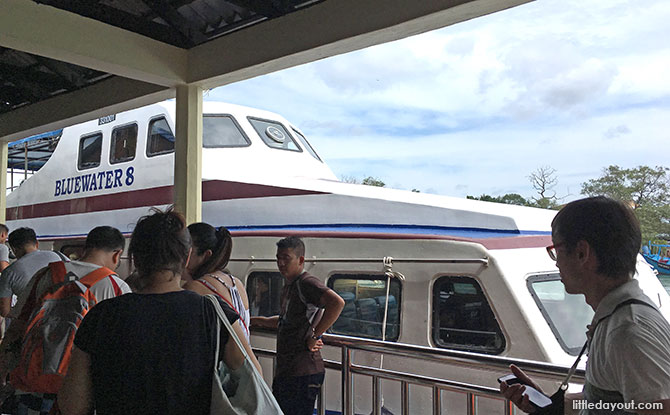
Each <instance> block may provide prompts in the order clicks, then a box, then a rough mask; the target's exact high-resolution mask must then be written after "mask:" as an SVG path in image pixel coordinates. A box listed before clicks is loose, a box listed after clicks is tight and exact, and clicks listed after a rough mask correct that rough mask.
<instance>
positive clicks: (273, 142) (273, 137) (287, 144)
mask: <svg viewBox="0 0 670 415" xmlns="http://www.w3.org/2000/svg"><path fill="white" fill-rule="evenodd" d="M249 122H250V123H251V125H252V126H253V127H254V129H255V130H256V132H257V133H258V135H260V136H261V139H262V140H263V142H264V143H265V144H267V145H268V147H272V148H278V149H281V150H290V151H302V150H301V149H300V147H299V146H298V144H297V143H296V142H295V140H294V139H293V137H291V134H289V132H288V131H287V130H286V128H284V126H283V125H281V124H280V123H278V122H276V121H270V120H261V119H259V118H251V117H249Z"/></svg>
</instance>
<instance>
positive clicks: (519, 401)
mask: <svg viewBox="0 0 670 415" xmlns="http://www.w3.org/2000/svg"><path fill="white" fill-rule="evenodd" d="M509 368H510V370H511V371H512V374H514V376H516V377H517V378H518V379H519V380H520V381H521V383H515V384H513V385H508V384H507V383H505V382H502V383H500V393H501V394H502V395H503V396H504V397H505V398H507V399H509V400H510V401H512V403H514V405H516V406H517V407H518V408H519V409H521V410H522V411H524V412H527V413H529V414H532V413H533V412H535V407H534V406H533V405H532V404H531V403H530V400H529V399H528V395H524V394H523V393H524V392H525V391H526V386H525V385H529V386H532V387H534V388H535V389H537V390H538V391H540V392H542V389H541V388H540V387H539V386H538V385H537V384H536V383H535V382H533V381H532V380H531V378H529V377H528V375H526V374H525V373H524V372H523V371H522V370H521V369H519V368H518V367H516V366H514V365H510V366H509Z"/></svg>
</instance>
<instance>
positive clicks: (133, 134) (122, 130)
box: [109, 124, 137, 164]
mask: <svg viewBox="0 0 670 415" xmlns="http://www.w3.org/2000/svg"><path fill="white" fill-rule="evenodd" d="M136 146H137V124H129V125H124V126H122V127H117V128H115V129H114V130H112V141H111V147H110V152H109V162H110V163H111V164H116V163H123V162H124V161H130V160H132V159H134V158H135V148H136Z"/></svg>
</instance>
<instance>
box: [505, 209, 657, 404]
mask: <svg viewBox="0 0 670 415" xmlns="http://www.w3.org/2000/svg"><path fill="white" fill-rule="evenodd" d="M552 241H553V245H551V246H549V247H547V252H548V253H549V256H550V257H551V258H552V259H553V260H554V261H556V265H557V267H558V269H559V272H560V275H561V281H562V282H563V285H564V286H565V291H566V292H568V293H569V294H583V295H584V296H585V300H586V302H587V303H588V304H589V305H590V306H591V307H592V308H593V310H594V311H595V315H594V316H593V321H592V323H591V324H590V325H589V326H588V332H587V338H588V352H589V353H588V356H589V358H588V364H587V366H586V382H585V384H584V389H583V391H582V393H581V394H576V395H571V396H569V399H570V400H581V399H583V400H585V401H586V402H587V403H589V404H591V403H592V404H597V403H603V402H607V403H610V404H621V405H619V406H617V408H618V409H615V410H613V411H610V410H608V411H607V413H609V414H630V413H638V414H645V415H647V414H653V415H662V414H670V324H668V321H667V320H666V319H665V318H664V317H663V316H662V315H661V313H660V312H659V311H658V309H657V308H656V306H655V305H654V303H653V301H652V300H650V299H649V298H648V297H647V296H646V295H644V294H643V292H642V290H641V289H640V287H639V285H638V283H637V281H636V280H634V279H633V275H634V274H635V265H636V262H637V254H638V251H639V249H640V246H641V244H642V242H641V234H640V225H639V223H638V221H637V219H636V218H635V215H634V214H633V211H632V209H631V208H630V207H628V206H626V205H625V204H623V203H621V202H618V201H615V200H612V199H609V198H606V197H602V196H599V197H591V198H587V199H581V200H577V201H574V202H571V203H569V204H568V205H566V206H565V207H564V208H563V209H561V210H560V211H559V212H558V214H557V215H556V217H555V218H554V220H553V222H552ZM510 369H511V370H512V374H513V375H514V377H513V378H514V379H515V380H513V381H512V380H511V379H510V378H508V379H507V381H505V379H504V378H501V379H500V380H501V383H500V392H501V393H502V394H503V396H505V398H507V399H509V400H510V401H512V402H514V404H515V405H516V406H518V407H519V408H520V409H522V410H523V411H525V412H528V413H534V412H537V411H538V406H537V405H533V404H532V403H531V401H530V398H529V393H527V392H526V390H527V389H528V388H529V387H530V388H534V389H537V390H539V391H541V389H540V388H539V387H538V385H537V384H535V383H534V382H533V380H532V379H531V378H529V377H528V376H527V375H526V374H525V373H524V372H523V371H521V370H520V369H519V368H517V367H516V366H514V365H512V366H511V367H510ZM526 385H527V386H526ZM530 394H531V395H532V393H530ZM633 402H635V403H638V404H639V403H657V404H660V405H659V406H660V407H661V408H660V409H658V408H657V409H638V408H635V409H630V407H627V410H626V411H625V410H624V409H622V408H624V407H625V405H626V404H630V403H633ZM568 405H569V404H566V406H568ZM568 407H569V406H568ZM610 407H611V406H610ZM566 409H567V408H566ZM597 413H599V412H598V410H596V409H589V408H588V407H587V408H584V409H581V412H580V414H581V415H595V414H597Z"/></svg>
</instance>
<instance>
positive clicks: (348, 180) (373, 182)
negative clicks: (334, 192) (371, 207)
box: [340, 175, 414, 191]
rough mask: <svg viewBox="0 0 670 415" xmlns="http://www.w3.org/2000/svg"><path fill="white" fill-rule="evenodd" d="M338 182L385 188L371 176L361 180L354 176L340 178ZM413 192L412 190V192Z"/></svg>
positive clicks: (384, 184) (381, 182)
mask: <svg viewBox="0 0 670 415" xmlns="http://www.w3.org/2000/svg"><path fill="white" fill-rule="evenodd" d="M340 181H342V182H344V183H351V184H364V185H367V186H376V187H386V183H384V182H383V181H381V180H380V179H378V178H376V177H372V176H368V177H366V178H365V179H363V180H359V179H357V178H356V177H354V176H346V175H343V176H340ZM412 191H414V190H412Z"/></svg>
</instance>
